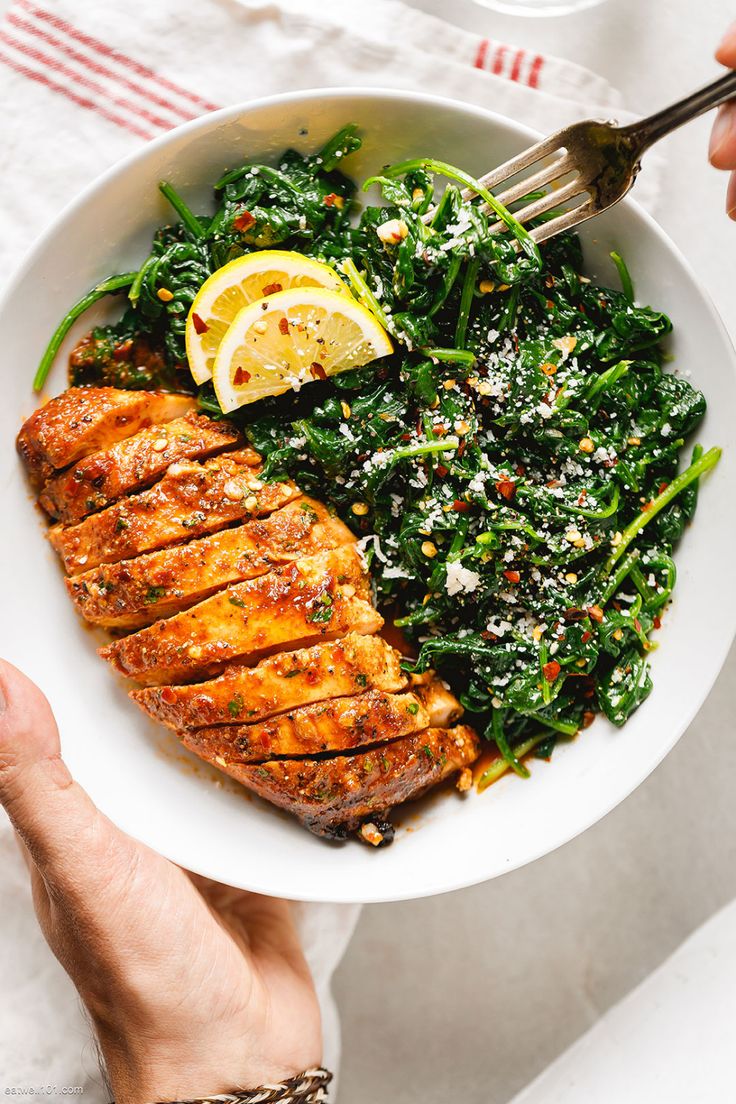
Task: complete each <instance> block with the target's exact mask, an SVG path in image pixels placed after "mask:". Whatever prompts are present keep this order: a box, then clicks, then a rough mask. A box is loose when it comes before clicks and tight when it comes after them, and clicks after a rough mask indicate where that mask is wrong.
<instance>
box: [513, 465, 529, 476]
mask: <svg viewBox="0 0 736 1104" xmlns="http://www.w3.org/2000/svg"><path fill="white" fill-rule="evenodd" d="M514 471H515V472H516V474H517V475H519V476H521V475H523V474H524V472H525V471H526V468H525V467H524V465H523V464H517V465H516V467H515V468H514Z"/></svg>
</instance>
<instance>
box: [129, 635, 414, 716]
mask: <svg viewBox="0 0 736 1104" xmlns="http://www.w3.org/2000/svg"><path fill="white" fill-rule="evenodd" d="M405 686H406V676H405V675H404V673H403V672H402V670H401V656H400V655H399V653H398V652H397V651H396V650H395V649H394V648H392V647H391V645H390V644H387V643H386V641H385V640H384V639H383V637H380V636H360V635H358V634H357V633H349V634H348V635H347V636H345V637H343V638H342V639H341V640H325V641H323V642H322V643H320V644H315V645H313V647H311V648H299V649H298V650H297V651H295V652H278V653H277V654H276V655H273V656H269V657H268V659H263V660H261V662H260V663H259V664H258V665H257V666H256V667H243V666H240V665H236V664H233V665H231V666H230V667H227V668H226V669H225V671H224V672H223V674H222V675H220V677H219V678H216V679H212V680H211V681H210V682H204V683H197V684H194V685H191V686H162V687H158V686H151V687H147V688H146V689H144V690H132V691H131V694H130V696H131V698H133V700H134V701H136V702H137V703H138V705H140V707H141V708H142V709H144V710H145V711H146V713H148V715H149V716H150V717H153V719H154V720H156V721H160V722H161V723H162V724H165V725H168V726H169V728H173V729H176V730H178V729H183V728H201V727H204V726H206V725H227V724H232V722H233V721H235V720H247V721H249V722H250V721H260V720H264V719H265V718H266V717H270V716H272V715H273V714H274V713H282V712H284V711H286V710H289V709H296V708H298V707H299V706H303V705H308V704H309V703H310V702H321V701H326V700H327V699H328V698H340V697H344V696H347V695H349V694H355V693H356V692H359V691H361V690H383V691H386V692H389V693H390V692H392V691H396V690H402V689H403V688H404V687H405Z"/></svg>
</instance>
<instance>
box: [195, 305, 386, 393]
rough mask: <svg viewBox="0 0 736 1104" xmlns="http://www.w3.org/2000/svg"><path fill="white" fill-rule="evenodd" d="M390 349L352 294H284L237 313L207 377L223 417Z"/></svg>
mask: <svg viewBox="0 0 736 1104" xmlns="http://www.w3.org/2000/svg"><path fill="white" fill-rule="evenodd" d="M392 351H393V348H392V345H391V341H390V339H389V336H388V334H387V333H386V331H385V330H384V328H383V326H381V324H380V323H379V322H378V321H377V320H376V318H375V316H374V315H372V314H371V312H370V311H369V310H366V308H365V307H363V306H361V304H360V303H358V302H357V301H356V300H355V299H353V298H352V296H346V295H342V294H340V293H339V292H336V291H331V290H329V289H327V288H321V287H300V288H290V290H289V291H280V292H277V293H275V294H274V295H269V296H267V298H265V299H259V300H257V301H256V302H255V303H251V304H250V305H249V306H247V307H244V308H243V309H242V310H241V311H240V313H239V314H238V315H237V317H236V318H235V320H234V322H233V323H232V325H231V326H230V329H229V330H228V331H227V333H226V334H225V336H224V338H223V339H222V342H221V344H220V348H219V349H218V350H217V356H216V357H215V364H214V368H213V371H212V379H213V382H214V385H215V393H216V395H217V399H218V401H219V403H220V406H221V407H222V409H223V410H224V411H225V412H226V413H227V412H228V411H231V410H236V409H237V408H238V407H239V406H245V405H246V403H252V402H256V400H258V399H263V398H265V397H266V395H281V394H283V393H284V391H289V390H290V389H293V390H294V391H298V390H299V388H300V387H302V386H303V384H305V383H310V382H312V381H313V380H315V379H326V378H327V376H333V375H335V374H336V373H337V372H345V371H347V369H348V368H360V367H361V366H362V365H364V364H367V363H368V362H369V361H371V360H376V359H378V357H384V356H388V354H389V353H391V352H392Z"/></svg>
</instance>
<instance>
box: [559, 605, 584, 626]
mask: <svg viewBox="0 0 736 1104" xmlns="http://www.w3.org/2000/svg"><path fill="white" fill-rule="evenodd" d="M562 616H563V618H564V620H565V621H569V622H575V621H584V620H585V618H586V617H588V616H589V615H588V613H587V611H586V610H584V609H580V608H579V607H578V606H570V608H569V609H566V610H565V612H564V613H563V615H562Z"/></svg>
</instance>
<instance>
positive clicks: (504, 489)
mask: <svg viewBox="0 0 736 1104" xmlns="http://www.w3.org/2000/svg"><path fill="white" fill-rule="evenodd" d="M496 490H497V491H498V493H499V494H500V495H501V496H502V498H505V499H506V501H507V502H510V501H511V499H512V498H513V497H514V495H515V494H516V484H515V483H514V481H513V479H499V481H498V483H497V484H496Z"/></svg>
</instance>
